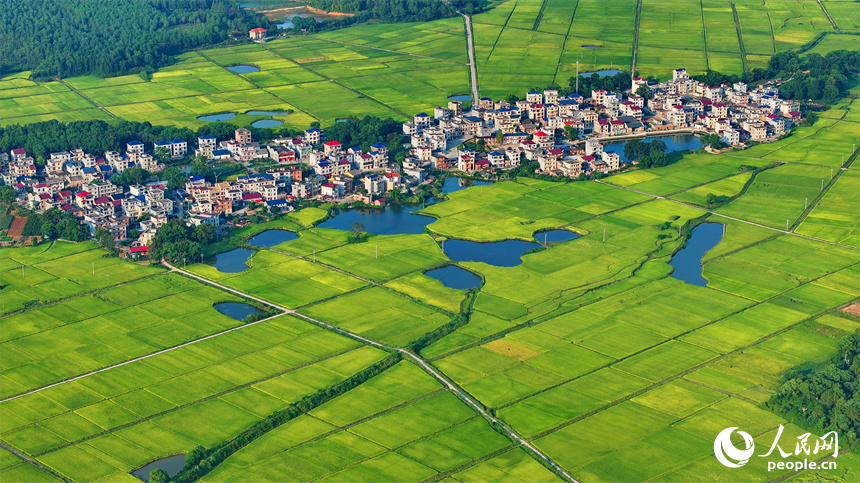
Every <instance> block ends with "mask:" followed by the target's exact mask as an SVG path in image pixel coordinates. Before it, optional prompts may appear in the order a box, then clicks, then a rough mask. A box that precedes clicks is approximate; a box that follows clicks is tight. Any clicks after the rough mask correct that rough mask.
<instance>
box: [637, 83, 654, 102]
mask: <svg viewBox="0 0 860 483" xmlns="http://www.w3.org/2000/svg"><path fill="white" fill-rule="evenodd" d="M636 95H637V96H640V97H644V98H645V99H651V98H652V97H654V94H653V93H652V92H651V88H650V87H648V86H647V85H641V86H639V88H638V89H636Z"/></svg>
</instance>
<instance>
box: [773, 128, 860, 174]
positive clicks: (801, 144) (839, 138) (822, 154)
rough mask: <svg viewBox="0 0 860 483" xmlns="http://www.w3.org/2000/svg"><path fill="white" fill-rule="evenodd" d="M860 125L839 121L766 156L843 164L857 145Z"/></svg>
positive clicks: (809, 162) (778, 158) (826, 164)
mask: <svg viewBox="0 0 860 483" xmlns="http://www.w3.org/2000/svg"><path fill="white" fill-rule="evenodd" d="M858 132H860V126H858V125H857V124H856V123H853V122H837V123H835V124H833V125H831V126H829V127H827V128H824V129H821V130H819V131H818V132H816V133H815V135H814V136H808V137H804V138H800V139H798V140H796V141H795V142H792V143H789V144H787V145H785V146H783V147H781V148H779V149H777V150H775V151H772V152H771V153H770V154H768V155H767V156H765V157H764V159H773V160H779V161H791V162H796V163H808V164H820V165H824V166H842V164H843V162H844V160H846V159H848V158H849V157H850V156H851V153H852V152H851V149H852V148H853V147H854V145H856V141H857V133H858Z"/></svg>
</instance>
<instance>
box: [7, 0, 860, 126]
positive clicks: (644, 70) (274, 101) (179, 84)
mask: <svg viewBox="0 0 860 483" xmlns="http://www.w3.org/2000/svg"><path fill="white" fill-rule="evenodd" d="M825 10H826V11H827V12H828V13H829V14H830V16H831V17H832V18H833V21H834V23H835V24H836V26H835V27H838V30H837V29H836V28H835V27H834V26H833V25H831V23H830V21H829V20H828V18H827V15H826V14H825ZM858 18H860V15H858V12H857V5H856V2H852V1H847V0H846V1H840V0H834V1H822V2H818V1H816V0H738V1H735V2H724V1H721V0H679V1H676V2H665V1H663V0H641V1H640V2H633V1H628V0H506V1H500V2H492V3H491V5H490V8H488V9H487V10H486V11H485V12H483V13H480V14H477V15H474V16H473V18H472V24H473V32H474V46H475V56H476V64H477V70H478V82H479V84H480V90H481V93H482V94H483V95H486V96H490V97H492V98H499V97H504V96H506V95H508V94H517V95H522V93H523V92H525V91H526V90H529V89H532V88H536V87H537V88H541V87H545V86H547V85H550V84H551V83H553V82H555V83H558V84H562V85H565V84H567V82H568V79H569V78H571V77H573V76H575V75H576V63H577V62H579V68H580V72H593V71H597V70H601V69H609V68H620V69H624V70H628V71H631V70H635V71H637V72H638V73H639V74H640V75H643V76H647V75H655V76H658V77H660V78H666V77H668V76H669V75H670V74H671V71H672V69H674V68H677V67H685V68H687V70H688V71H689V72H690V73H692V74H700V73H704V72H706V71H707V70H716V71H720V72H723V73H729V74H740V73H742V72H743V71H744V70H749V69H751V68H754V67H760V66H762V65H764V64H766V63H767V61H768V59H769V57H770V56H771V55H773V54H775V53H777V52H783V51H786V50H797V49H799V48H800V47H802V46H804V45H805V44H807V43H809V42H811V41H812V40H813V39H815V38H816V37H817V36H819V35H821V34H825V35H824V36H823V37H822V38H820V39H819V40H818V42H817V43H816V44H815V45H813V46H812V48H811V49H810V50H809V51H810V52H814V53H819V54H822V55H823V54H826V53H827V52H830V51H832V50H836V49H841V48H852V47H856V44H857V43H858V40H857V39H858V38H860V37H858V36H857V35H854V34H857V33H860V25H858V20H857V19H858ZM608 19H611V21H609V20H608ZM175 60H176V62H175V63H174V64H172V65H170V66H168V67H164V68H161V69H159V70H158V71H157V72H155V73H154V74H153V75H152V78H151V79H149V80H145V79H144V78H143V77H141V76H138V75H126V76H119V77H113V78H107V79H100V78H95V77H76V78H70V79H63V80H61V81H55V82H45V83H39V82H33V81H30V80H28V79H27V77H28V75H29V73H28V72H20V73H15V74H10V75H5V76H3V77H0V111H2V112H3V114H4V115H3V116H2V118H0V125H9V124H26V123H31V122H39V121H45V120H49V119H57V120H61V121H76V120H89V119H99V120H104V121H108V122H111V121H114V120H116V119H126V120H132V121H141V122H145V121H148V122H152V123H154V124H164V125H176V126H188V127H191V128H196V127H199V126H201V125H203V124H204V123H205V122H206V121H200V120H198V119H197V118H198V117H201V116H206V115H212V114H220V113H235V114H236V117H234V118H233V119H231V120H230V122H232V123H236V124H239V125H243V126H247V125H249V124H250V123H252V122H254V121H256V120H259V119H268V118H271V116H259V115H251V114H245V113H246V112H248V111H253V110H269V111H288V112H290V114H288V115H286V116H278V117H275V119H277V120H280V121H282V122H284V124H285V125H287V126H290V127H292V128H302V129H304V128H307V126H308V125H309V124H310V123H311V122H315V121H318V122H321V123H322V124H323V125H330V124H332V123H334V122H335V121H336V120H337V119H341V118H346V117H348V116H351V115H356V116H363V115H376V116H380V117H389V116H390V117H393V118H395V119H405V118H409V117H411V116H412V115H414V114H416V113H418V112H421V111H427V110H430V109H432V108H433V107H434V106H437V105H443V104H445V103H446V101H447V97H448V96H451V95H458V94H467V93H469V92H470V89H469V73H468V67H467V63H468V59H467V55H466V39H465V29H464V25H463V21H462V19H461V18H459V17H455V18H447V19H441V20H436V21H432V22H425V23H401V24H365V25H356V26H353V27H350V28H346V29H341V30H336V31H331V32H323V33H320V34H315V35H302V36H296V37H292V38H286V39H279V40H275V41H270V42H267V43H265V44H262V45H260V44H238V45H232V46H227V47H220V48H212V49H205V50H199V51H195V52H188V53H185V54H181V55H178V56H177V57H176V59H175ZM235 65H251V66H254V67H256V68H258V69H259V70H258V71H256V72H249V73H241V74H240V73H236V72H232V71H230V70H228V69H227V67H230V66H235ZM511 66H516V68H515V69H512V68H511ZM333 99H335V100H336V102H330V101H331V100H333Z"/></svg>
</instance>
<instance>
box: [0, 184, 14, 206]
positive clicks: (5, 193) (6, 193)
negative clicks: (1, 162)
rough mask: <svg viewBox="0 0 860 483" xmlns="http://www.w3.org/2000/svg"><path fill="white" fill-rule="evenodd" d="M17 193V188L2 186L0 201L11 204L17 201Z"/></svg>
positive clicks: (0, 188)
mask: <svg viewBox="0 0 860 483" xmlns="http://www.w3.org/2000/svg"><path fill="white" fill-rule="evenodd" d="M16 197H17V194H16V192H15V188H13V187H11V186H6V185H3V186H0V203H5V204H7V205H8V204H11V203H14V202H15V198H16Z"/></svg>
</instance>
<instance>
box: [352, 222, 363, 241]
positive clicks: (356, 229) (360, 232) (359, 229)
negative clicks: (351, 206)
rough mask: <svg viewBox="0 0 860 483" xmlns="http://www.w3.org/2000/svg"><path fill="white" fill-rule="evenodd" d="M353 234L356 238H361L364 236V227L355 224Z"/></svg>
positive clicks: (357, 223)
mask: <svg viewBox="0 0 860 483" xmlns="http://www.w3.org/2000/svg"><path fill="white" fill-rule="evenodd" d="M352 233H353V234H354V235H355V237H356V238H361V236H362V235H363V234H364V225H362V224H361V223H359V222H357V221H356V222H354V223H353V224H352Z"/></svg>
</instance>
